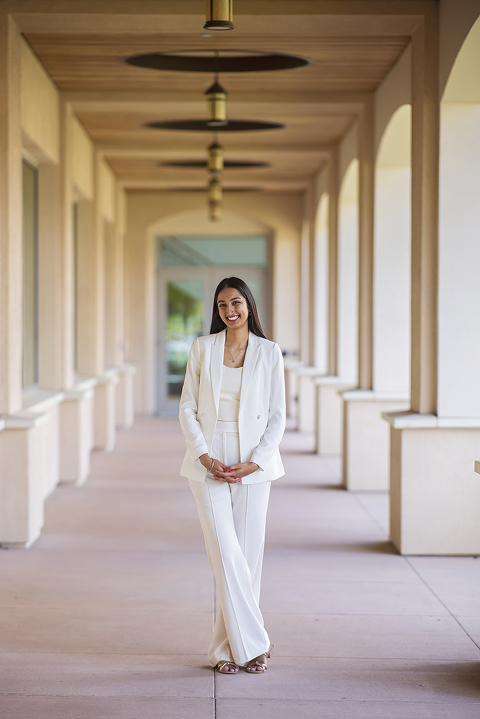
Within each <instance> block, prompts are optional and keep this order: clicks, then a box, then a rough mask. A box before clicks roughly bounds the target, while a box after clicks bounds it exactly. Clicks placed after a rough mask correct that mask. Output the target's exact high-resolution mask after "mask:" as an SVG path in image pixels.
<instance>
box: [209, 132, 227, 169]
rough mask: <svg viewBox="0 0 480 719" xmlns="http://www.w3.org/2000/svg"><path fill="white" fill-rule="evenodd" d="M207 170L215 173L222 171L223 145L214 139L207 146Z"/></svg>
mask: <svg viewBox="0 0 480 719" xmlns="http://www.w3.org/2000/svg"><path fill="white" fill-rule="evenodd" d="M208 171H209V172H211V173H212V174H216V175H219V174H220V173H221V172H223V147H222V145H220V143H218V142H217V140H216V139H215V140H214V141H213V142H212V144H211V145H209V146H208Z"/></svg>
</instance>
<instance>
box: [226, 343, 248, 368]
mask: <svg viewBox="0 0 480 719" xmlns="http://www.w3.org/2000/svg"><path fill="white" fill-rule="evenodd" d="M247 345H248V342H247ZM247 345H245V347H246V346H247ZM225 347H226V348H227V351H228V354H229V355H230V357H231V360H232V364H235V360H236V359H237V357H239V356H240V355H241V354H242V352H243V350H244V349H245V347H242V349H241V350H240V352H239V353H238V354H236V355H235V357H233V356H232V353H231V352H230V350H229V349H228V345H225Z"/></svg>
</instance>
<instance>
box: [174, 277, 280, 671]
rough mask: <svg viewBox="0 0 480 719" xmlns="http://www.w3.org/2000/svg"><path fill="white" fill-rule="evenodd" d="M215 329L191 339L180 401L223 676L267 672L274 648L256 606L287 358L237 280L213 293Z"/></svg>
mask: <svg viewBox="0 0 480 719" xmlns="http://www.w3.org/2000/svg"><path fill="white" fill-rule="evenodd" d="M210 333H211V334H209V335H207V336H205V337H197V339H196V340H195V341H194V342H193V345H192V348H191V350H190V356H189V359H188V365H187V372H186V376H185V383H184V385H183V391H182V396H181V399H180V423H181V426H182V430H183V433H184V434H185V437H186V440H187V453H186V455H185V459H184V462H183V465H182V468H181V474H182V476H184V477H187V478H188V480H189V484H190V488H191V490H192V492H193V496H194V497H195V501H196V503H197V509H198V514H199V517H200V523H201V525H202V529H203V533H204V537H205V544H206V548H207V554H208V558H209V561H210V565H211V567H212V569H213V573H214V575H215V581H216V585H217V589H218V594H219V597H220V607H219V609H218V611H217V616H216V620H215V627H214V631H213V636H212V640H211V642H210V647H209V651H208V658H209V660H210V663H211V665H212V666H213V667H215V668H216V669H217V671H219V672H221V673H222V674H236V673H237V672H238V671H239V667H240V666H241V667H243V668H244V669H245V670H246V671H247V672H251V673H262V672H265V671H266V669H267V657H269V656H270V653H271V650H272V646H271V644H270V640H269V638H268V634H267V632H266V631H265V628H264V625H263V617H262V614H261V612H260V609H259V606H258V602H259V596H260V577H261V571H262V561H263V548H264V541H265V520H266V514H267V506H268V498H269V494H270V484H271V482H272V480H274V479H277V478H278V477H281V476H282V475H283V474H284V470H283V465H282V460H281V458H280V453H279V451H278V445H279V444H280V440H281V438H282V435H283V432H284V430H285V387H284V375H283V358H282V353H281V351H280V348H279V346H278V345H277V344H275V343H274V342H270V341H269V340H267V339H266V337H265V334H264V332H263V330H262V327H261V324H260V320H259V317H258V313H257V307H256V304H255V300H254V298H253V295H252V293H251V291H250V289H249V288H248V286H247V284H246V283H245V282H243V280H241V279H239V278H238V277H227V278H226V279H224V280H222V281H221V282H220V284H219V285H218V287H217V289H216V290H215V298H214V301H213V313H212V324H211V328H210Z"/></svg>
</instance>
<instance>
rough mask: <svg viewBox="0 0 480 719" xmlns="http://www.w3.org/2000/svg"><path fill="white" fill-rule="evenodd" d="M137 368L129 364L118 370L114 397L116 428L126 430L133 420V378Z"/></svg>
mask: <svg viewBox="0 0 480 719" xmlns="http://www.w3.org/2000/svg"><path fill="white" fill-rule="evenodd" d="M136 371H137V368H136V367H135V366H134V365H131V364H124V365H122V367H120V368H119V374H118V385H117V395H116V418H117V427H121V428H122V429H128V428H129V427H131V426H132V424H133V422H134V418H135V413H134V399H133V377H134V375H135V372H136Z"/></svg>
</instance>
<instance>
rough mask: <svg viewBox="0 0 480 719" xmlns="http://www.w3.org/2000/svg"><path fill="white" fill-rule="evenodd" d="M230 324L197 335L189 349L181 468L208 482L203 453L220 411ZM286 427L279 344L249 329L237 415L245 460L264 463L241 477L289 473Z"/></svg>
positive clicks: (261, 478)
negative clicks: (282, 448) (283, 451)
mask: <svg viewBox="0 0 480 719" xmlns="http://www.w3.org/2000/svg"><path fill="white" fill-rule="evenodd" d="M225 336H226V330H222V331H221V332H218V334H212V335H206V336H204V337H197V338H196V339H195V340H194V342H193V344H192V348H191V350H190V355H189V358H188V365H187V372H186V375H185V383H184V385H183V391H182V396H181V398H180V424H181V426H182V430H183V433H184V435H185V437H186V440H187V453H186V455H185V459H184V460H183V464H182V468H181V470H180V474H181V475H182V477H187V478H188V479H192V480H194V481H196V482H204V481H205V477H206V474H207V470H206V469H205V467H204V466H203V465H202V463H201V462H200V460H199V459H198V458H199V457H200V456H201V455H202V454H205V453H208V454H210V450H211V448H212V442H213V435H214V434H215V426H216V423H217V416H218V405H219V400H220V389H221V384H222V372H223V352H224V347H225ZM284 431H285V382H284V372H283V357H282V353H281V351H280V347H279V346H278V345H277V344H275V342H270V341H269V340H265V339H263V338H262V337H257V336H256V335H254V334H252V332H250V333H249V336H248V347H247V351H246V353H245V361H244V364H243V376H242V388H241V391H240V407H239V415H238V433H239V441H240V461H241V462H255V463H256V464H258V466H259V469H258V470H257V471H256V472H253V473H252V474H249V475H248V477H244V478H243V479H242V484H256V483H259V482H267V481H270V480H273V479H278V477H282V476H283V475H284V474H285V471H284V469H283V464H282V460H281V458H280V452H279V451H278V445H279V444H280V440H281V439H282V436H283V433H284Z"/></svg>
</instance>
